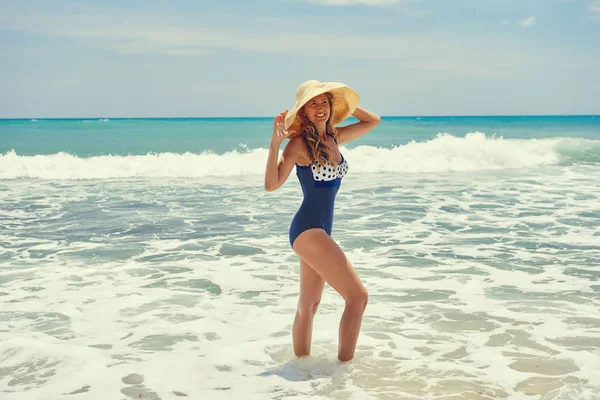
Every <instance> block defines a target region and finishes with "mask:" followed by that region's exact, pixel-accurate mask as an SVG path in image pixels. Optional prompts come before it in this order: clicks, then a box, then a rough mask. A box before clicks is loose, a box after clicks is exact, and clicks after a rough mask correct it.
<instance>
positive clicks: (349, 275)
mask: <svg viewBox="0 0 600 400" xmlns="http://www.w3.org/2000/svg"><path fill="white" fill-rule="evenodd" d="M294 251H295V252H296V254H298V256H299V257H300V258H301V259H302V260H304V261H305V262H306V263H308V265H310V267H311V268H312V269H313V270H314V271H315V272H316V273H317V274H319V275H320V276H321V277H322V278H323V279H324V280H325V282H327V283H328V284H329V285H331V287H332V288H334V289H335V290H336V291H337V292H338V293H339V294H340V295H341V296H342V297H343V298H344V300H345V301H346V308H345V309H344V313H343V314H342V320H341V321H340V332H339V335H340V337H339V340H340V342H339V348H338V359H339V360H340V361H348V360H351V359H352V358H353V357H354V351H355V350H356V343H357V341H358V334H359V332H360V326H361V323H362V316H363V314H364V311H365V307H366V306H367V299H368V294H367V290H366V289H365V288H364V286H363V285H362V283H361V281H360V279H359V278H358V275H357V274H356V271H354V268H353V267H352V264H350V262H349V261H348V259H347V258H346V256H345V255H344V252H343V251H342V249H340V247H339V246H338V245H337V243H335V241H334V240H333V239H331V237H329V235H327V233H326V232H325V231H324V230H322V229H309V230H307V231H304V232H302V233H301V234H300V235H299V236H298V238H296V240H295V241H294Z"/></svg>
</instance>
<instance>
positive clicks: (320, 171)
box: [310, 160, 348, 181]
mask: <svg viewBox="0 0 600 400" xmlns="http://www.w3.org/2000/svg"><path fill="white" fill-rule="evenodd" d="M310 168H311V170H312V174H313V178H314V179H315V181H332V180H334V179H339V178H343V177H344V175H346V173H347V172H348V162H347V161H346V160H342V162H341V163H339V164H338V165H337V166H336V167H334V166H333V165H332V164H331V163H329V162H328V163H326V164H325V165H324V166H321V167H320V168H319V166H318V165H316V164H313V165H311V167H310Z"/></svg>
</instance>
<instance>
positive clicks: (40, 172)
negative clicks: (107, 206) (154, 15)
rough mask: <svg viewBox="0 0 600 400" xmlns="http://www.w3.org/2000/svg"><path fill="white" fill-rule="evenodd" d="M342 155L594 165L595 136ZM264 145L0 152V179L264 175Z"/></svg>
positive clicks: (463, 164)
mask: <svg viewBox="0 0 600 400" xmlns="http://www.w3.org/2000/svg"><path fill="white" fill-rule="evenodd" d="M341 150H342V153H343V154H344V157H345V158H346V159H347V160H348V161H349V163H350V169H351V172H352V173H354V174H356V173H358V174H360V173H377V172H390V173H434V172H451V171H483V170H501V169H512V168H535V167H540V166H548V165H572V164H580V163H592V164H596V163H600V140H589V139H577V138H551V139H503V138H498V137H489V136H486V135H485V134H484V133H481V132H473V133H469V134H468V135H466V136H465V137H456V136H453V135H450V134H447V133H440V134H438V135H437V136H436V137H435V138H434V139H432V140H429V141H426V142H410V143H407V144H405V145H402V146H397V147H392V148H380V147H373V146H358V147H354V148H351V149H349V148H345V147H343V146H342V149H341ZM267 152H268V150H267V149H252V150H245V151H243V152H239V151H231V152H228V153H225V154H215V153H209V152H203V153H190V152H186V153H149V154H146V155H129V156H120V155H102V156H92V157H78V156H74V155H71V154H69V153H64V152H60V153H56V154H51V155H35V156H24V155H18V154H17V153H16V152H15V151H14V150H11V151H9V152H7V153H6V154H4V155H1V154H0V179H17V178H39V179H57V180H61V179H65V180H67V179H114V178H134V177H190V178H194V177H206V176H223V177H226V176H244V175H260V174H264V168H265V162H266V158H267Z"/></svg>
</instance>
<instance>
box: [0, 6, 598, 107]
mask: <svg viewBox="0 0 600 400" xmlns="http://www.w3.org/2000/svg"><path fill="white" fill-rule="evenodd" d="M309 79H317V80H320V81H335V82H343V83H345V84H347V85H349V86H351V87H352V88H354V89H355V90H356V91H357V92H358V94H359V95H360V98H361V106H362V107H364V108H367V109H369V110H371V111H373V112H375V113H377V114H379V115H382V116H431V115H572V114H600V0H452V1H450V0H280V1H268V0H252V1H246V0H237V1H233V0H212V1H204V0H170V1H155V0H118V1H117V0H104V1H91V0H90V1H54V0H32V1H10V0H0V118H87V117H99V118H100V117H104V118H109V117H113V118H117V117H122V118H127V117H132V118H144V117H147V118H149V117H254V116H256V117H272V116H274V115H276V114H278V113H280V112H281V111H284V110H286V109H291V108H292V106H293V104H294V101H295V92H296V89H297V87H298V86H299V85H300V84H301V83H302V82H304V81H306V80H309Z"/></svg>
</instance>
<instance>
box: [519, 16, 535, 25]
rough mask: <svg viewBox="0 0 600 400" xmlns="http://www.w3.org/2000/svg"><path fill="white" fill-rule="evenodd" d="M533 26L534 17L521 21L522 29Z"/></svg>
mask: <svg viewBox="0 0 600 400" xmlns="http://www.w3.org/2000/svg"><path fill="white" fill-rule="evenodd" d="M533 25H535V17H529V18H527V19H524V20H523V21H521V26H522V27H523V28H529V27H531V26H533Z"/></svg>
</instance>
